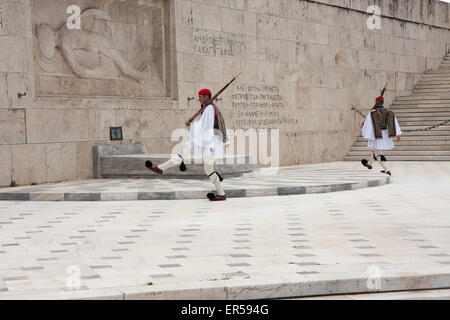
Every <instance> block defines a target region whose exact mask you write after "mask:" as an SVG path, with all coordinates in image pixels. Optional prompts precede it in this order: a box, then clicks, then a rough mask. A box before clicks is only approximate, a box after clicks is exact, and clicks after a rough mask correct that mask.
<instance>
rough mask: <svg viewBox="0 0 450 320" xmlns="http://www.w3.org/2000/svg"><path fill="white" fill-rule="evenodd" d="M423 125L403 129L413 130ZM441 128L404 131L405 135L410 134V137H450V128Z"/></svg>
mask: <svg viewBox="0 0 450 320" xmlns="http://www.w3.org/2000/svg"><path fill="white" fill-rule="evenodd" d="M420 128H421V127H418V128H411V127H410V128H406V127H405V128H403V130H413V129H420ZM439 129H441V128H440V127H439V128H436V129H433V130H430V131H415V132H403V135H404V136H408V137H412V136H446V137H447V139H450V130H449V129H442V130H439Z"/></svg>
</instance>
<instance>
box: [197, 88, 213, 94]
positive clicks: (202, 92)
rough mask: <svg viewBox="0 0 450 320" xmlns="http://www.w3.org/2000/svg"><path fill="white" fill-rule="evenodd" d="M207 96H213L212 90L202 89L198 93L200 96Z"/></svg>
mask: <svg viewBox="0 0 450 320" xmlns="http://www.w3.org/2000/svg"><path fill="white" fill-rule="evenodd" d="M207 94H211V90H209V89H202V90H200V91H199V92H198V95H199V96H206V95H207Z"/></svg>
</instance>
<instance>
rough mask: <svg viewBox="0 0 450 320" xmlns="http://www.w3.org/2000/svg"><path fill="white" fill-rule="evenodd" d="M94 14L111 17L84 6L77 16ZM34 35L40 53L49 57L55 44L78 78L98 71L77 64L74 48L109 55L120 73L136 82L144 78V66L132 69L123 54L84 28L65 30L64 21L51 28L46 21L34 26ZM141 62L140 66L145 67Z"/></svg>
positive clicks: (100, 18)
mask: <svg viewBox="0 0 450 320" xmlns="http://www.w3.org/2000/svg"><path fill="white" fill-rule="evenodd" d="M89 16H94V17H95V19H98V20H104V21H107V22H109V21H111V17H110V16H109V15H108V14H107V13H106V12H105V11H103V10H99V9H87V10H85V11H84V12H83V13H82V14H81V19H85V18H87V17H89ZM37 37H38V40H39V48H40V50H41V53H42V55H43V56H44V57H45V58H46V59H48V60H51V59H53V58H54V55H55V48H58V49H60V50H61V52H62V54H63V56H64V58H65V60H66V61H67V64H68V65H69V66H70V68H71V69H72V71H73V72H74V73H75V74H76V75H77V76H79V77H80V78H92V77H96V76H98V72H96V71H95V69H94V70H91V69H87V68H85V67H83V66H82V65H80V64H79V63H78V62H77V61H76V59H75V55H74V50H85V51H87V52H91V53H99V54H102V55H104V56H106V57H108V58H110V59H112V60H113V61H114V63H115V65H116V66H117V68H118V69H119V70H120V72H121V73H122V74H124V75H125V76H128V77H130V78H132V79H134V80H136V81H138V82H140V83H142V82H143V81H144V80H145V79H146V73H145V72H142V71H144V70H141V71H138V70H136V69H134V68H133V67H132V66H131V65H130V64H129V63H128V62H127V61H125V59H124V58H123V56H122V54H121V53H120V51H118V50H116V49H114V48H113V45H112V43H111V41H109V40H108V39H107V38H106V37H104V36H102V35H101V34H98V33H95V32H89V31H85V30H83V29H80V30H77V29H74V30H69V29H68V28H67V25H66V23H65V22H64V23H63V24H62V25H61V26H60V27H59V28H58V29H57V31H54V30H52V28H51V27H50V26H49V25H48V24H41V25H39V26H38V27H37ZM147 67H148V65H145V66H144V67H143V69H145V70H146V69H147Z"/></svg>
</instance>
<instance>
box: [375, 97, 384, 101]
mask: <svg viewBox="0 0 450 320" xmlns="http://www.w3.org/2000/svg"><path fill="white" fill-rule="evenodd" d="M378 100H381V101H383V102H384V98H383V97H377V98H376V99H375V101H378Z"/></svg>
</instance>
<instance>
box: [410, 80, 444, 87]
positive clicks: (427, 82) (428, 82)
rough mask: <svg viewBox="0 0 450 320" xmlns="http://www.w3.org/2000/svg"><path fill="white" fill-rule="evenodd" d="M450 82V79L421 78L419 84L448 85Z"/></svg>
mask: <svg viewBox="0 0 450 320" xmlns="http://www.w3.org/2000/svg"><path fill="white" fill-rule="evenodd" d="M449 83H450V79H449V80H433V79H421V80H420V81H419V82H418V83H417V85H418V86H420V85H448V84H449Z"/></svg>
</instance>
